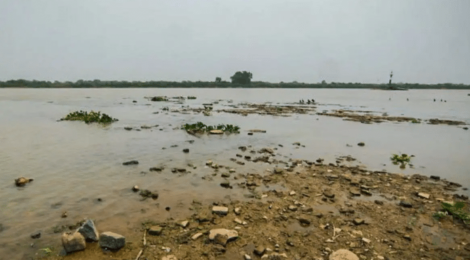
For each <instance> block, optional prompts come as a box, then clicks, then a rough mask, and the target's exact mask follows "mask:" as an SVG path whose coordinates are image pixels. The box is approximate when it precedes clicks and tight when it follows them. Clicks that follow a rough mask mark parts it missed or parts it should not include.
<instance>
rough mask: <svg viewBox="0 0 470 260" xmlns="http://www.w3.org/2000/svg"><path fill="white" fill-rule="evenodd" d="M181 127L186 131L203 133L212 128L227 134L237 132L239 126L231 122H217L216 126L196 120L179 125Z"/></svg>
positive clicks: (238, 131)
mask: <svg viewBox="0 0 470 260" xmlns="http://www.w3.org/2000/svg"><path fill="white" fill-rule="evenodd" d="M181 129H183V130H186V132H188V133H190V134H204V133H209V132H210V131H212V130H220V131H222V132H224V133H228V134H239V133H240V127H238V126H235V125H231V124H227V125H224V124H219V125H216V126H211V125H205V124H204V123H202V122H197V123H195V124H185V125H183V126H182V127H181Z"/></svg>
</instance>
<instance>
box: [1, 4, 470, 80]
mask: <svg viewBox="0 0 470 260" xmlns="http://www.w3.org/2000/svg"><path fill="white" fill-rule="evenodd" d="M469 11H470V0H367V1H366V0H342V1H339V0H338V1H337V0H328V1H327V0H318V1H315V0H304V1H301V0H282V1H281V0H0V80H8V79H18V78H23V79H38V80H60V81H64V80H70V81H76V80H78V79H102V80H145V81H147V80H175V81H181V80H211V81H212V80H214V79H215V77H216V76H220V77H222V78H223V79H225V80H229V77H230V76H231V75H233V73H234V72H235V71H238V70H248V71H251V72H252V73H253V76H254V77H253V80H256V81H258V80H261V81H271V82H279V81H284V82H291V81H299V82H319V81H321V80H326V81H328V82H331V81H336V82H371V83H375V82H386V81H388V75H389V73H390V71H391V70H392V69H393V71H394V73H395V77H394V78H395V81H397V82H419V83H438V82H452V83H466V84H470V15H469V13H468V12H469Z"/></svg>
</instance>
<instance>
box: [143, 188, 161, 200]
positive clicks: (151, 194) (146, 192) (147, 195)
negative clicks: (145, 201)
mask: <svg viewBox="0 0 470 260" xmlns="http://www.w3.org/2000/svg"><path fill="white" fill-rule="evenodd" d="M140 196H142V197H144V198H152V199H154V200H156V199H158V192H151V191H149V190H141V191H140Z"/></svg>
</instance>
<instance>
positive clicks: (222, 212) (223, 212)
mask: <svg viewBox="0 0 470 260" xmlns="http://www.w3.org/2000/svg"><path fill="white" fill-rule="evenodd" d="M212 213H214V214H218V215H227V214H228V208H227V207H221V206H214V207H212Z"/></svg>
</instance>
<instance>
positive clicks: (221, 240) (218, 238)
mask: <svg viewBox="0 0 470 260" xmlns="http://www.w3.org/2000/svg"><path fill="white" fill-rule="evenodd" d="M227 242H228V236H226V235H221V234H217V235H215V237H214V243H215V244H218V245H222V246H225V245H226V244H227Z"/></svg>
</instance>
